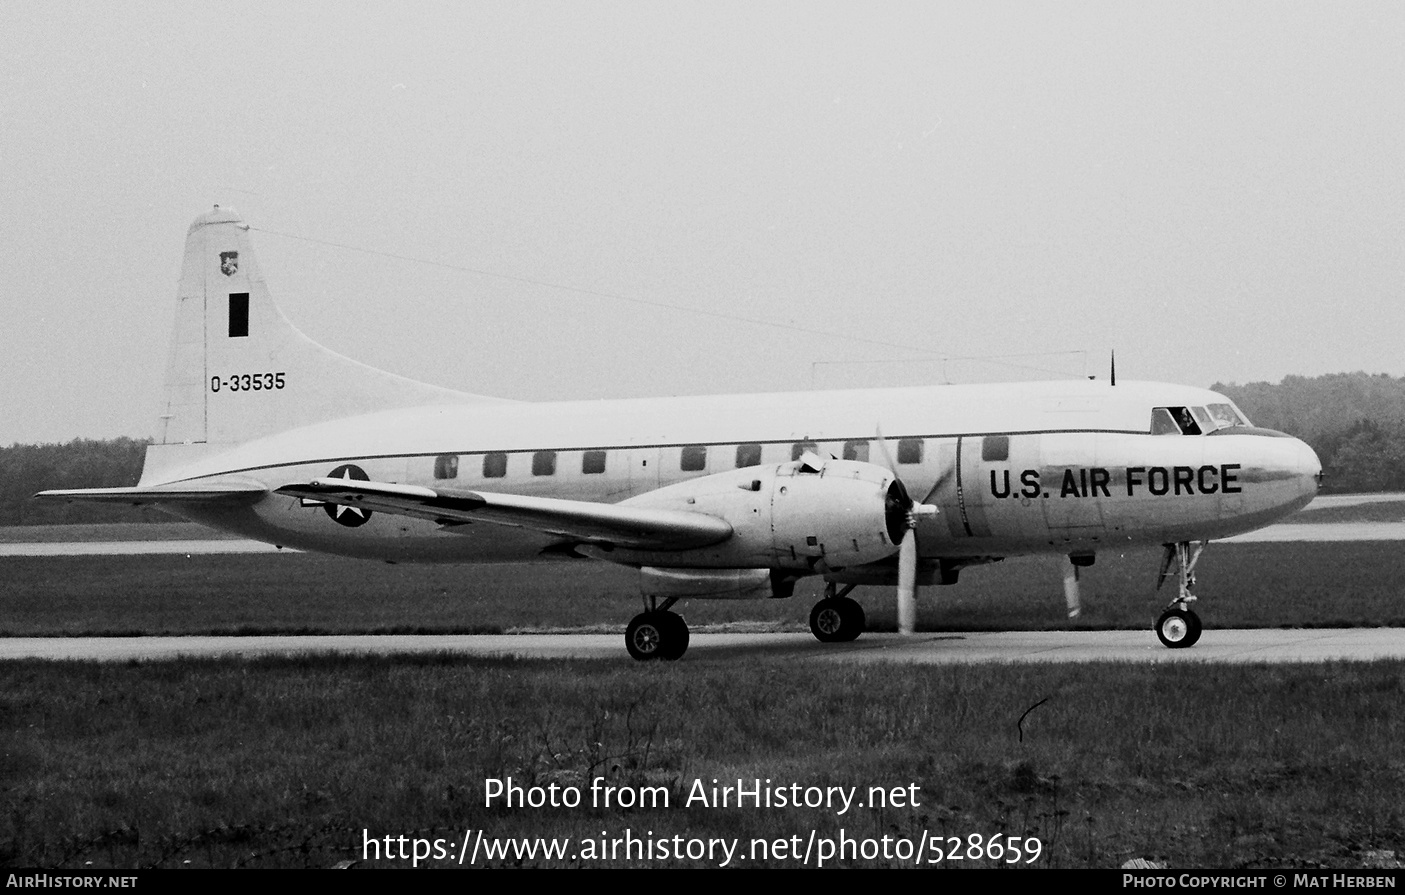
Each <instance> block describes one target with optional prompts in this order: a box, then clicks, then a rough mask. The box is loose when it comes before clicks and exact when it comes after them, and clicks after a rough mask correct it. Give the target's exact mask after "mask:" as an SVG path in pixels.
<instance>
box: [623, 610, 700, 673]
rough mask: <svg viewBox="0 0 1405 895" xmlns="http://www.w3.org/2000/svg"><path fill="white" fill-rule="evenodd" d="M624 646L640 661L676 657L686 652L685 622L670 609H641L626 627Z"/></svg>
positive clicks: (686, 626) (686, 633)
mask: <svg viewBox="0 0 1405 895" xmlns="http://www.w3.org/2000/svg"><path fill="white" fill-rule="evenodd" d="M624 646H625V649H627V650H629V654H630V655H631V656H633V657H634V658H636V659H638V660H639V661H641V662H646V661H648V660H649V659H665V660H669V661H672V660H673V659H678V658H680V657H681V656H682V655H683V654H684V653H685V652H687V651H688V623H687V622H685V621H683V619H682V618H681V617H680V616H679V615H678V614H677V613H673V612H663V611H659V610H654V611H650V612H641V613H639V614H638V615H636V616H635V617H634V618H633V619H631V620H630V622H629V627H627V628H625V630H624Z"/></svg>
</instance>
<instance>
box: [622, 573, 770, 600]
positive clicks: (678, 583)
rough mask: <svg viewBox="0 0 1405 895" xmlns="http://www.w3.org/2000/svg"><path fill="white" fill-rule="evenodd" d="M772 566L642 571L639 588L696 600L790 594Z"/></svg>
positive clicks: (648, 592) (645, 592)
mask: <svg viewBox="0 0 1405 895" xmlns="http://www.w3.org/2000/svg"><path fill="white" fill-rule="evenodd" d="M776 577H777V576H776V573H775V572H772V571H771V570H770V569H656V568H653V567H652V566H644V567H643V568H641V569H640V570H639V590H640V592H641V593H642V594H643V595H644V596H646V597H675V598H678V599H685V598H687V599H694V600H766V599H771V598H773V597H778V596H787V595H788V594H783V593H781V592H780V590H783V588H781V589H778V588H777V587H776V581H775V579H776Z"/></svg>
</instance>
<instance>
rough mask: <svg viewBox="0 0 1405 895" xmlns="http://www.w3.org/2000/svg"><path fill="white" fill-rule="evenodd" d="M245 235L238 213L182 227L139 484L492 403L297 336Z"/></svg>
mask: <svg viewBox="0 0 1405 895" xmlns="http://www.w3.org/2000/svg"><path fill="white" fill-rule="evenodd" d="M248 230H249V227H248V225H247V224H245V223H244V221H243V220H242V219H241V218H240V217H239V215H238V214H237V213H236V212H234V211H233V210H232V209H227V208H224V209H222V208H220V207H219V206H215V209H214V211H212V212H210V213H208V214H204V215H201V216H200V217H198V218H196V219H195V222H194V223H193V224H191V225H190V230H189V232H188V233H187V235H186V240H185V263H184V266H183V267H182V269H181V279H180V291H179V295H178V297H177V304H176V325H175V333H174V335H173V337H172V340H171V353H170V356H169V359H168V361H167V366H166V386H165V398H164V401H163V404H162V407H163V410H162V413H161V418H160V424H159V427H158V430H157V439H156V444H154V445H152V447H151V449H150V450H148V453H147V462H146V470H145V471H144V475H143V480H144V481H145V480H146V479H147V478H149V477H151V476H152V475H153V473H154V472H155V471H156V469H155V467H162V468H168V467H169V466H171V465H172V464H173V463H175V462H183V461H184V460H187V459H194V457H195V456H198V455H200V454H204V453H206V452H208V451H209V450H212V449H218V448H221V447H226V446H230V445H234V444H239V443H242V442H245V441H249V440H251V439H254V438H259V437H261V436H264V435H271V434H273V433H275V432H281V431H283V430H286V429H291V428H294V427H297V426H304V425H307V424H309V423H317V422H323V421H325V420H330V419H336V418H339V417H344V416H352V415H355V414H361V413H370V412H373V411H377V410H389V409H392V408H396V407H409V406H415V405H424V404H461V403H476V402H483V401H492V400H495V399H492V398H485V397H480V396H476V395H470V394H465V393H463V392H457V391H452V390H450V389H445V388H439V387H438V386H433V385H428V384H426V383H422V382H416V381H414V380H412V379H406V378H404V377H402V376H396V375H394V374H392V373H386V372H384V371H382V370H377V369H375V368H374V367H369V366H366V365H365V364H361V363H358V362H356V361H353V360H351V359H349V358H346V357H343V356H341V355H339V354H336V353H335V352H332V351H329V350H327V349H326V348H323V347H322V346H321V345H318V344H317V343H316V342H314V341H312V340H311V339H309V338H308V337H307V336H305V335H303V334H302V333H301V332H299V331H298V330H297V328H296V327H294V326H293V325H292V324H291V323H289V322H288V320H287V318H285V317H284V316H283V314H282V313H281V312H280V311H279V310H278V308H277V306H275V305H274V303H273V300H272V298H270V297H269V294H268V287H267V285H266V284H265V283H264V279H263V273H262V271H260V270H259V265H258V261H257V259H255V257H254V253H253V249H252V246H251V244H250V242H249V233H248ZM177 446H180V447H177Z"/></svg>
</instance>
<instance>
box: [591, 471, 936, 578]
mask: <svg viewBox="0 0 1405 895" xmlns="http://www.w3.org/2000/svg"><path fill="white" fill-rule="evenodd" d="M910 505H911V501H910V500H909V499H908V495H907V492H906V491H905V490H904V489H903V486H902V483H901V482H899V481H898V480H897V479H896V478H895V477H894V476H893V474H892V473H891V472H889V471H888V470H887V469H884V468H883V467H881V466H876V465H874V464H872V463H863V462H859V461H856V460H821V459H820V458H818V457H815V456H814V455H809V456H807V457H805V458H804V459H801V460H796V461H792V462H790V463H781V464H776V465H771V466H753V467H748V468H746V469H736V470H729V471H727V472H721V473H716V474H714V475H709V476H702V477H700V478H696V479H690V480H688V481H686V482H678V483H676V484H673V485H669V486H667V487H664V488H659V489H658V490H656V491H651V492H649V493H648V494H642V495H640V496H638V497H634V498H630V499H629V500H626V501H624V502H623V504H622V506H638V507H649V508H653V509H671V510H685V511H690V512H697V513H706V514H708V515H711V516H716V517H718V518H721V519H725V520H726V521H727V522H728V523H730V524H731V525H732V529H733V534H732V537H730V538H728V539H727V540H726V541H723V542H722V543H720V544H715V545H713V546H710V547H704V548H698V549H694V550H681V551H669V552H644V551H624V550H615V551H611V552H609V553H608V554H606V553H599V554H598V555H600V557H601V558H603V559H610V560H613V561H615V562H627V563H631V564H635V563H637V564H641V565H650V566H668V567H692V568H714V569H716V568H730V569H760V568H767V569H784V570H790V571H796V572H801V573H806V572H825V571H829V570H833V569H842V568H846V567H849V566H856V565H863V564H865V563H871V562H877V561H879V560H882V559H886V558H888V557H890V556H892V555H893V554H894V553H896V552H897V546H898V543H899V542H900V541H901V540H902V537H903V534H904V533H905V532H906V530H907V513H908V510H909V507H910ZM592 552H594V551H592Z"/></svg>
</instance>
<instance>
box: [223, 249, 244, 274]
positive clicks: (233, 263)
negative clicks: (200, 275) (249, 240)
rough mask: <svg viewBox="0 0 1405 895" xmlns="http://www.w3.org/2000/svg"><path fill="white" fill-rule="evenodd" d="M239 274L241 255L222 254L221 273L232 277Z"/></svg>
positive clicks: (234, 253) (232, 253)
mask: <svg viewBox="0 0 1405 895" xmlns="http://www.w3.org/2000/svg"><path fill="white" fill-rule="evenodd" d="M238 272H239V253H238V252H220V273H222V274H224V275H225V276H227V277H232V276H234V275H235V274H236V273H238Z"/></svg>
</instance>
